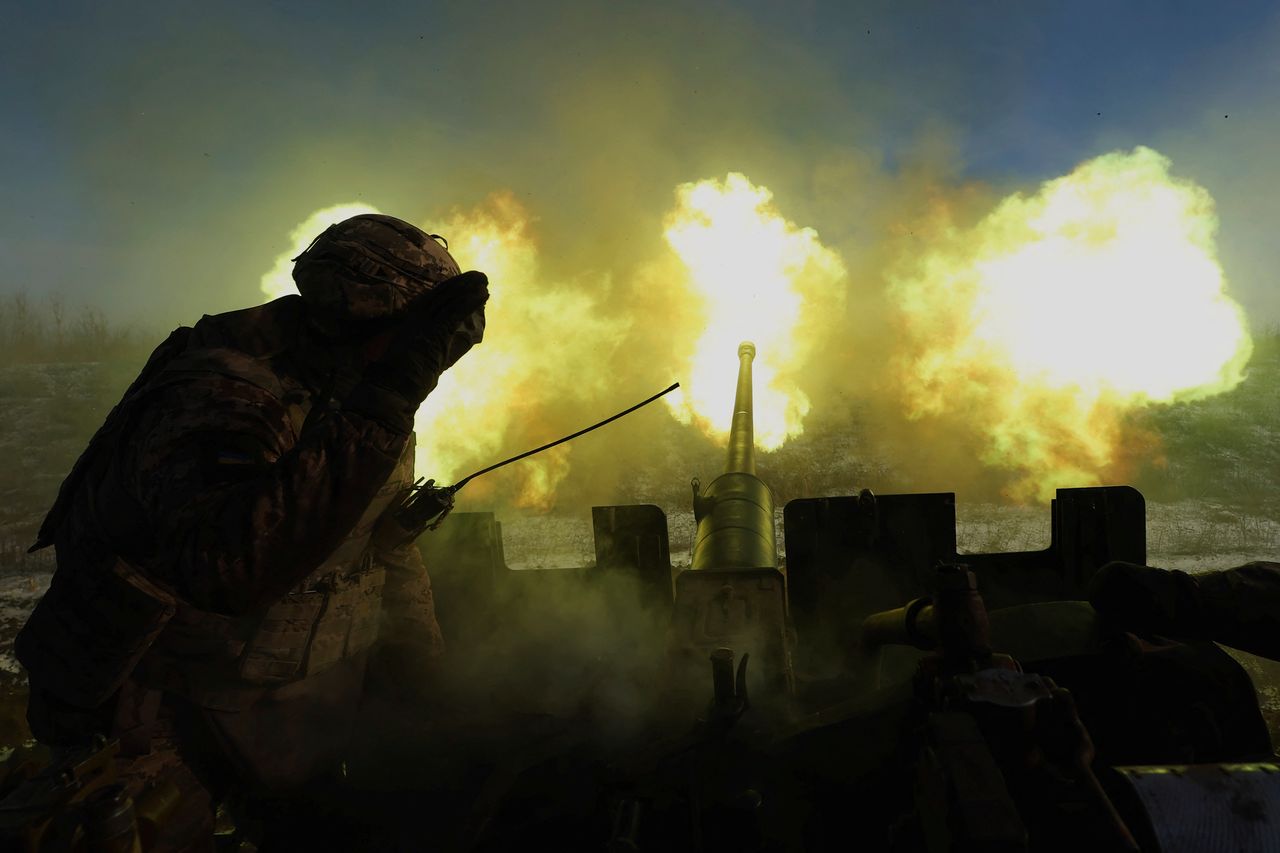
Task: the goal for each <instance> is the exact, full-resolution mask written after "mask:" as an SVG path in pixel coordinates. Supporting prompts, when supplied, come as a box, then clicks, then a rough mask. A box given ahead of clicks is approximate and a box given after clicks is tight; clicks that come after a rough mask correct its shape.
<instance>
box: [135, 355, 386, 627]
mask: <svg viewBox="0 0 1280 853" xmlns="http://www.w3.org/2000/svg"><path fill="white" fill-rule="evenodd" d="M133 434H134V435H135V437H136V440H135V441H134V442H133V443H132V445H131V447H132V453H133V458H132V460H127V461H125V464H126V465H127V466H128V469H129V470H132V471H133V472H135V479H134V483H133V491H134V493H135V495H136V497H137V499H138V501H139V502H140V503H141V505H142V507H143V508H144V513H145V515H146V517H147V519H148V521H149V522H150V524H151V527H152V536H153V537H154V553H151V554H149V555H146V559H145V562H146V563H147V564H148V565H149V568H150V569H151V570H152V572H154V573H155V574H157V575H158V576H160V577H161V578H162V579H164V580H167V581H168V582H169V583H171V584H172V585H173V586H174V587H175V588H176V589H177V590H178V591H179V592H180V593H181V594H182V595H184V596H185V597H187V598H188V599H189V600H190V601H191V602H192V603H193V604H195V605H196V606H198V607H203V608H207V609H211V610H216V611H221V612H229V613H243V612H247V611H250V610H253V609H255V608H257V607H260V606H264V605H266V604H267V603H270V602H271V601H274V600H275V599H277V598H279V597H280V596H281V595H283V594H284V593H285V592H287V591H288V590H289V589H290V588H292V587H293V586H295V585H296V584H297V583H299V582H300V581H301V580H303V579H304V578H305V577H306V576H307V575H309V574H310V573H311V572H312V571H314V570H315V569H316V568H317V567H318V566H319V565H320V564H321V563H322V562H323V561H324V560H325V559H326V558H327V557H328V556H329V555H330V554H331V553H332V552H333V550H334V549H335V548H336V547H337V546H338V545H339V544H340V543H341V542H342V540H343V539H344V538H345V537H346V536H347V534H348V533H349V532H350V530H351V529H352V527H354V526H355V524H356V522H357V521H358V520H359V518H360V516H361V514H362V513H363V512H364V511H365V510H366V509H367V507H368V505H369V502H370V501H371V500H372V498H373V496H374V494H375V493H376V492H377V491H378V489H379V488H380V487H381V486H382V485H383V484H384V483H385V482H386V480H387V478H388V477H389V476H390V474H391V472H392V470H393V469H394V467H395V465H396V462H397V460H398V459H399V458H400V454H401V452H402V451H403V449H404V446H405V443H406V441H407V440H408V435H407V433H405V432H402V431H398V430H396V429H395V428H394V427H391V426H387V425H385V424H384V423H381V422H379V421H375V420H373V419H371V418H368V417H366V416H364V415H361V414H358V413H356V412H352V411H340V410H335V411H330V412H326V413H325V414H324V415H323V416H321V417H313V418H311V419H309V420H308V422H307V424H306V426H305V428H304V429H303V430H302V432H301V434H300V435H296V436H295V435H294V433H293V425H292V423H291V422H290V421H289V418H288V413H287V411H286V410H285V409H284V407H283V406H282V405H281V404H280V402H279V401H278V400H276V399H275V398H274V397H273V396H272V395H271V394H269V393H267V392H266V391H264V390H262V389H260V388H258V387H257V386H255V385H253V384H251V383H249V382H245V381H242V380H238V379H234V378H230V377H226V376H216V375H204V376H199V377H196V378H193V379H191V380H189V381H187V382H184V383H182V384H179V385H174V386H170V387H168V388H166V389H163V390H162V391H160V392H156V396H155V397H153V399H151V400H150V401H149V404H148V405H147V407H146V408H145V410H144V412H143V415H142V417H141V418H140V420H139V421H138V422H137V423H136V426H135V429H134V431H133Z"/></svg>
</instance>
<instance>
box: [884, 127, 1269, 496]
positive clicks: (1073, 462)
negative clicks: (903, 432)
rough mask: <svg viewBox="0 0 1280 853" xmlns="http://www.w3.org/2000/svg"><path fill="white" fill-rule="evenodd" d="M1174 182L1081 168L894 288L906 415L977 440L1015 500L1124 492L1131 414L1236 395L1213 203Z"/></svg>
mask: <svg viewBox="0 0 1280 853" xmlns="http://www.w3.org/2000/svg"><path fill="white" fill-rule="evenodd" d="M1169 168H1170V162H1169V160H1168V159H1167V158H1166V157H1164V156H1162V155H1160V154H1159V153H1157V152H1155V151H1153V150H1151V149H1149V148H1142V147H1139V148H1136V149H1134V150H1133V151H1131V152H1115V153H1110V154H1106V155H1104V156H1101V157H1098V158H1096V159H1094V160H1090V161H1088V162H1086V163H1084V164H1082V165H1081V166H1079V167H1078V168H1076V169H1075V170H1074V171H1072V172H1071V173H1070V174H1069V175H1066V176H1064V177H1061V178H1057V179H1055V180H1052V181H1048V182H1046V183H1044V184H1043V185H1041V186H1040V187H1039V189H1038V190H1037V191H1036V192H1035V193H1033V194H1030V195H1024V194H1021V193H1017V194H1014V195H1011V196H1009V197H1007V198H1005V199H1004V200H1003V201H1001V202H1000V203H999V204H998V205H997V206H996V207H995V208H994V210H992V211H991V213H990V214H988V215H987V216H986V217H985V218H983V219H982V220H981V221H980V222H978V223H977V224H976V225H975V226H973V227H972V228H968V229H961V228H957V227H955V226H954V225H952V224H951V223H949V222H946V223H945V225H944V227H942V228H940V229H938V233H936V234H934V235H933V240H932V242H931V243H930V246H929V248H928V249H927V250H926V251H925V252H924V253H923V254H922V255H921V256H919V257H917V258H914V259H912V260H909V261H907V262H905V263H904V264H903V265H902V266H901V268H899V269H898V270H895V271H893V272H892V273H891V274H890V282H891V287H890V296H891V298H892V299H893V300H894V301H895V304H896V306H897V308H898V310H899V311H900V316H901V319H902V324H903V328H902V332H903V334H902V341H901V343H902V345H903V348H904V349H903V352H902V353H901V354H900V356H899V357H898V358H897V360H896V366H897V374H896V383H897V386H898V388H899V390H900V392H901V393H902V396H903V399H904V401H905V404H906V405H907V407H908V410H909V412H910V413H911V415H912V416H913V417H917V418H919V417H940V418H947V417H950V418H955V419H956V420H957V424H958V426H963V427H964V428H972V429H976V430H978V431H979V432H980V433H981V434H982V436H983V437H984V438H983V443H984V445H985V453H984V456H983V461H984V462H986V463H987V464H989V465H993V466H996V467H999V468H1003V469H1005V470H1008V471H1010V472H1012V473H1013V474H1014V475H1015V482H1014V485H1013V486H1012V488H1011V490H1010V492H1011V494H1012V495H1013V496H1015V497H1023V498H1025V497H1029V496H1032V495H1039V496H1040V497H1042V498H1044V497H1049V496H1051V495H1052V494H1053V491H1054V489H1056V488H1058V487H1064V486H1084V485H1095V484H1097V483H1100V482H1102V481H1103V480H1104V479H1106V478H1108V477H1109V476H1116V475H1117V473H1118V472H1121V471H1122V470H1123V467H1124V464H1125V463H1126V462H1127V461H1131V460H1127V459H1126V458H1125V453H1124V450H1123V444H1124V440H1125V438H1126V436H1127V435H1129V434H1130V433H1131V431H1132V422H1133V415H1134V414H1135V413H1137V412H1138V411H1140V410H1141V409H1143V408H1145V407H1148V406H1152V405H1155V404H1164V403H1174V402H1178V401H1182V400H1191V399H1196V398H1200V397H1205V396H1208V395H1211V394H1218V393H1222V392H1224V391H1227V390H1230V389H1231V388H1233V387H1235V386H1236V385H1237V384H1238V383H1239V382H1240V381H1241V379H1242V372H1243V368H1244V365H1245V364H1246V363H1247V361H1248V359H1249V355H1250V353H1251V349H1252V344H1251V341H1250V338H1249V335H1248V332H1247V327H1246V323H1245V318H1244V315H1243V312H1242V310H1241V308H1240V306H1239V305H1238V304H1237V303H1236V302H1235V301H1234V300H1232V299H1231V297H1230V296H1229V295H1228V294H1227V291H1226V281H1225V278H1224V276H1223V272H1222V267H1221V265H1220V264H1219V262H1218V258H1217V248H1216V244H1215V240H1214V237H1215V233H1216V230H1217V218H1216V216H1215V213H1214V206H1213V200H1212V198H1211V197H1210V196H1209V194H1208V192H1207V191H1205V190H1204V189H1203V188H1202V187H1200V186H1198V185H1196V184H1194V183H1192V182H1191V181H1188V180H1185V179H1181V178H1177V177H1175V176H1173V175H1171V174H1170V171H1169ZM944 221H945V217H944Z"/></svg>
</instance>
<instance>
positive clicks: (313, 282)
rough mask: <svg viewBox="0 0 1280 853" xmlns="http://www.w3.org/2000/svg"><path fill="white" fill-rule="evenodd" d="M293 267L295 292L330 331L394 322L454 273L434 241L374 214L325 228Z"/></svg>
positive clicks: (433, 237)
mask: <svg viewBox="0 0 1280 853" xmlns="http://www.w3.org/2000/svg"><path fill="white" fill-rule="evenodd" d="M294 262H295V263H294V266H293V280H294V282H295V283H296V284H297V285H298V292H299V293H301V294H302V298H303V299H304V300H306V302H307V304H308V306H309V307H310V308H311V311H312V314H313V316H314V318H315V319H316V320H317V321H319V322H320V324H321V325H322V326H324V327H326V328H329V329H331V330H333V331H341V330H344V329H349V328H351V327H352V326H353V325H354V326H359V325H364V324H365V323H366V322H367V321H371V320H381V319H385V318H390V317H394V316H396V315H398V314H400V313H401V312H403V311H404V310H405V308H406V307H407V306H408V305H409V303H410V302H412V301H413V300H414V299H416V298H417V297H419V296H421V295H423V294H424V293H427V292H428V291H430V290H433V289H434V288H435V287H436V285H438V284H439V283H440V282H442V281H444V280H445V279H448V278H452V277H453V276H455V275H457V274H458V272H459V270H458V264H457V262H456V261H454V259H453V256H451V255H450V254H449V251H448V249H447V248H446V247H445V246H444V245H442V241H441V240H440V238H439V237H437V236H436V235H433V234H428V233H426V232H425V231H423V230H422V229H421V228H418V227H416V226H414V225H411V224H409V223H408V222H405V221H404V220H402V219H396V218H395V217H394V216H385V215H382V214H376V213H363V214H360V215H359V216H353V217H351V218H350V219H344V220H343V221H341V222H337V223H335V224H333V225H330V226H329V227H328V228H327V229H325V230H324V231H322V232H321V233H320V234H319V236H317V237H316V239H315V240H313V241H312V242H311V245H310V246H308V247H307V249H306V251H304V252H303V253H302V254H301V255H299V256H298V257H296V258H294Z"/></svg>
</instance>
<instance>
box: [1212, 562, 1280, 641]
mask: <svg viewBox="0 0 1280 853" xmlns="http://www.w3.org/2000/svg"><path fill="white" fill-rule="evenodd" d="M1196 579H1197V581H1198V583H1199V586H1200V598H1201V601H1203V602H1204V618H1205V622H1206V623H1207V633H1208V634H1209V636H1210V637H1212V638H1213V639H1214V640H1216V641H1218V642H1219V643H1223V644H1225V645H1228V646H1231V647H1232V648H1236V649H1240V650H1242V651H1246V652H1252V653H1253V654H1255V655H1262V656H1263V657H1268V658H1271V659H1272V660H1280V563H1265V562H1256V563H1247V564H1245V565H1243V566H1240V567H1239V568H1235V569H1228V570H1227V571H1224V572H1212V573H1210V574H1206V575H1199V576H1197V578H1196Z"/></svg>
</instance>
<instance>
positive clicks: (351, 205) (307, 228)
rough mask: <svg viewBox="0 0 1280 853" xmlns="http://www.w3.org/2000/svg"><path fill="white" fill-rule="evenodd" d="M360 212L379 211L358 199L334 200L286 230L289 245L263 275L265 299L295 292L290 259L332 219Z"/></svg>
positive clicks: (304, 249)
mask: <svg viewBox="0 0 1280 853" xmlns="http://www.w3.org/2000/svg"><path fill="white" fill-rule="evenodd" d="M362 213H381V211H380V210H378V209H377V208H374V207H370V206H369V205H367V204H363V203H361V202H348V203H346V204H335V205H331V206H329V207H325V208H322V209H320V210H317V211H316V212H315V213H313V214H311V215H310V216H308V217H307V218H306V219H304V220H302V221H301V222H299V223H298V226H297V227H296V228H294V229H293V230H292V231H290V232H289V249H288V250H287V251H285V252H282V253H281V254H280V255H279V256H278V257H277V258H276V261H275V264H274V265H273V266H272V267H271V271H270V272H268V273H267V274H266V275H264V276H263V277H262V284H261V287H262V292H263V293H264V294H266V297H267V298H268V299H278V298H280V297H281V296H285V295H287V294H290V293H297V292H298V288H297V287H296V286H295V285H294V283H293V259H294V258H296V257H297V256H298V255H300V254H302V253H303V252H304V251H306V249H307V246H310V245H311V241H312V240H314V239H315V238H316V235H317V234H319V233H320V232H321V231H323V230H324V229H326V228H328V227H329V226H330V225H332V224H333V223H335V222H341V221H342V220H344V219H348V218H350V217H352V216H359V215H360V214H362Z"/></svg>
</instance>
